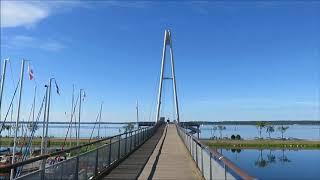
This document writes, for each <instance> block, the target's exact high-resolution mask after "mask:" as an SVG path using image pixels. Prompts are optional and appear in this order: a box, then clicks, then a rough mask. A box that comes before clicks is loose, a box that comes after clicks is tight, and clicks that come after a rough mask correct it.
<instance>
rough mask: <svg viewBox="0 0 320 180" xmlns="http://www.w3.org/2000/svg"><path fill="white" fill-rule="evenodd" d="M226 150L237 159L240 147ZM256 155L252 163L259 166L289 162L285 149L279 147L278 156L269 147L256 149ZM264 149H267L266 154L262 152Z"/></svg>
mask: <svg viewBox="0 0 320 180" xmlns="http://www.w3.org/2000/svg"><path fill="white" fill-rule="evenodd" d="M226 151H231V152H232V153H233V154H234V155H235V159H236V160H238V159H239V156H240V155H239V154H240V153H241V149H226ZM258 151H259V153H258V157H257V159H256V160H254V162H253V164H254V166H256V167H259V168H265V167H268V166H269V165H271V164H276V163H277V162H279V163H282V164H284V163H290V162H291V160H290V159H289V157H288V156H287V155H286V149H281V154H280V155H278V157H277V156H276V155H275V154H274V153H273V150H271V149H269V150H267V149H258ZM265 151H269V152H268V153H267V154H266V153H264V152H265Z"/></svg>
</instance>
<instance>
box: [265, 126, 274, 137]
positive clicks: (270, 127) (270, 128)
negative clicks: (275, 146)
mask: <svg viewBox="0 0 320 180" xmlns="http://www.w3.org/2000/svg"><path fill="white" fill-rule="evenodd" d="M274 131H275V129H274V126H272V125H269V126H267V133H268V134H269V138H271V133H273V132H274Z"/></svg>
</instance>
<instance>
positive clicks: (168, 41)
mask: <svg viewBox="0 0 320 180" xmlns="http://www.w3.org/2000/svg"><path fill="white" fill-rule="evenodd" d="M167 46H168V47H169V49H170V63H171V77H164V70H165V63H166V52H167ZM164 80H172V87H173V98H174V106H175V115H176V118H177V119H176V120H177V122H178V123H179V122H180V116H179V104H178V95H177V85H176V75H175V70H174V59H173V50H172V39H171V32H170V31H169V30H165V31H164V40H163V51H162V62H161V74H160V83H159V91H158V100H157V117H156V122H157V121H159V120H160V109H161V96H162V90H163V88H162V84H163V81H164Z"/></svg>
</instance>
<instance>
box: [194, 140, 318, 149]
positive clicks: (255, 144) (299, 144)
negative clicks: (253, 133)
mask: <svg viewBox="0 0 320 180" xmlns="http://www.w3.org/2000/svg"><path fill="white" fill-rule="evenodd" d="M200 141H201V142H203V143H204V144H206V145H207V146H209V147H214V148H229V149H236V148H238V149H320V140H312V141H311V140H279V139H271V140H269V139H268V140H225V139H223V140H200Z"/></svg>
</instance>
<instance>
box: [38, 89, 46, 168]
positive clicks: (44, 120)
mask: <svg viewBox="0 0 320 180" xmlns="http://www.w3.org/2000/svg"><path fill="white" fill-rule="evenodd" d="M44 87H45V88H46V95H45V99H44V110H43V124H42V138H41V155H43V154H44V145H45V142H44V141H45V129H46V114H47V101H48V85H45V86H44ZM44 168H45V160H43V161H42V164H41V166H40V169H44Z"/></svg>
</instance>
